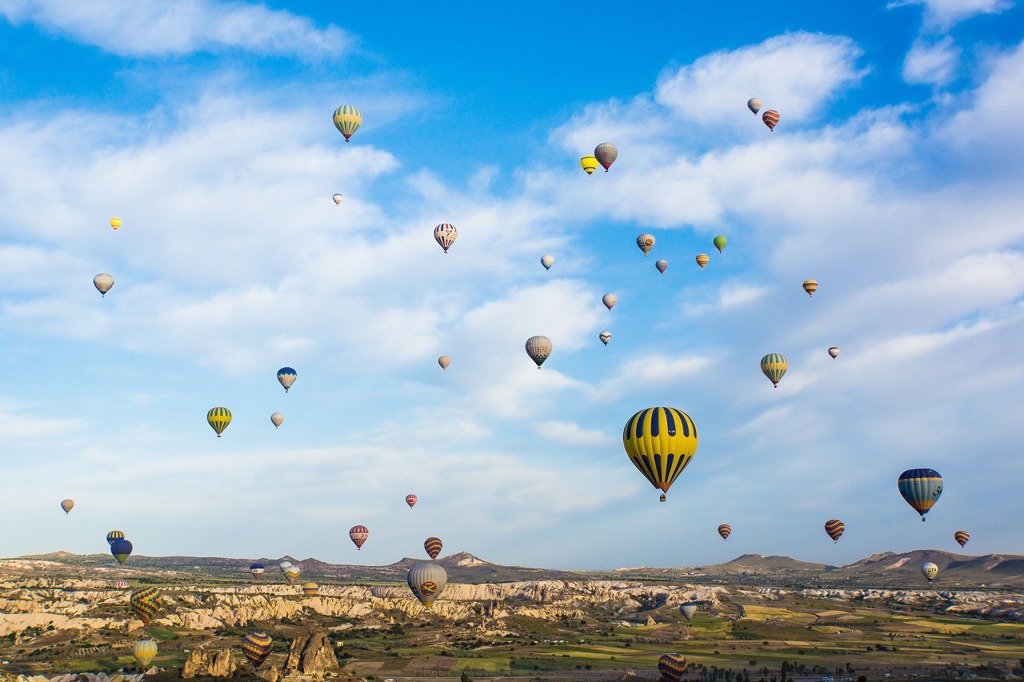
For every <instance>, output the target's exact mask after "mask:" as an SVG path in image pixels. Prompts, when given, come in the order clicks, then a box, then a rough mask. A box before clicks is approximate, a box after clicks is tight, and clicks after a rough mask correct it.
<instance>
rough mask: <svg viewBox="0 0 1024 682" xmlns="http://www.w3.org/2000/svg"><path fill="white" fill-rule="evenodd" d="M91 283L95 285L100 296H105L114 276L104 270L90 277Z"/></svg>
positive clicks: (112, 283) (112, 284)
mask: <svg viewBox="0 0 1024 682" xmlns="http://www.w3.org/2000/svg"><path fill="white" fill-rule="evenodd" d="M92 285H93V286H94V287H96V291H98V292H100V295H101V296H106V295H107V292H108V291H110V288H111V287H112V286H114V278H113V277H112V276H110V275H108V274H107V273H105V272H101V273H100V274H98V275H96V276H95V277H93V278H92Z"/></svg>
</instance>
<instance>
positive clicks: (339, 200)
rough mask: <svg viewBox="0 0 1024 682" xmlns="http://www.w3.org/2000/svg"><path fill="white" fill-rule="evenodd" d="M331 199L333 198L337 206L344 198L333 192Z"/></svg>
mask: <svg viewBox="0 0 1024 682" xmlns="http://www.w3.org/2000/svg"><path fill="white" fill-rule="evenodd" d="M331 199H333V200H334V205H335V206H338V205H340V204H341V200H342V199H344V197H343V196H341V195H340V194H333V195H331Z"/></svg>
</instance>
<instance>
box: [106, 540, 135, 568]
mask: <svg viewBox="0 0 1024 682" xmlns="http://www.w3.org/2000/svg"><path fill="white" fill-rule="evenodd" d="M110 553H111V554H113V555H114V558H115V559H117V563H119V564H123V563H124V562H126V561H128V556H129V555H130V554H131V553H132V543H130V542H128V541H127V540H125V539H124V538H116V539H115V540H114V541H113V542H111V543H110Z"/></svg>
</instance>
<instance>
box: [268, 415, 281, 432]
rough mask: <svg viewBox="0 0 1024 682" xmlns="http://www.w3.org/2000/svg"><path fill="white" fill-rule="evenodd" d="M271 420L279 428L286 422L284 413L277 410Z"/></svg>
mask: <svg viewBox="0 0 1024 682" xmlns="http://www.w3.org/2000/svg"><path fill="white" fill-rule="evenodd" d="M270 422H271V423H272V424H273V425H274V427H275V428H278V429H279V428H281V424H283V423H284V415H283V414H281V413H280V412H275V413H274V414H272V415H270Z"/></svg>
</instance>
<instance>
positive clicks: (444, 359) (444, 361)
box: [437, 355, 452, 372]
mask: <svg viewBox="0 0 1024 682" xmlns="http://www.w3.org/2000/svg"><path fill="white" fill-rule="evenodd" d="M437 364H439V365H441V370H442V371H445V372H447V371H448V365H450V364H452V359H451V358H450V357H448V356H447V355H442V356H441V357H439V358H438V359H437Z"/></svg>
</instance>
